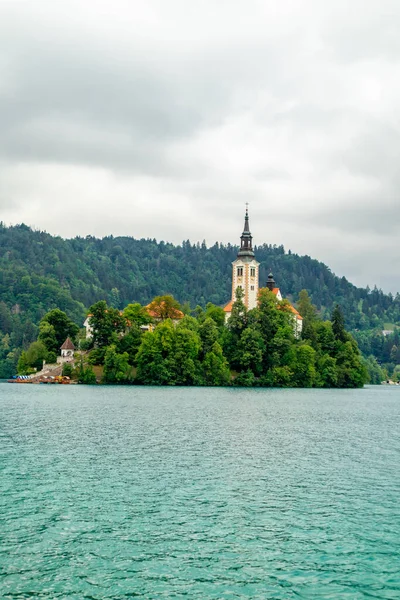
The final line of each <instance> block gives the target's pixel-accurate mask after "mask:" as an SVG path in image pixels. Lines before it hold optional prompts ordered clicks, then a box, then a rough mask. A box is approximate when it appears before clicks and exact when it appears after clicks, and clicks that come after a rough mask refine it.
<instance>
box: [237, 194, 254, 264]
mask: <svg viewBox="0 0 400 600" xmlns="http://www.w3.org/2000/svg"><path fill="white" fill-rule="evenodd" d="M238 256H254V252H253V237H252V235H251V233H250V224H249V203H248V202H246V214H245V217H244V228H243V233H242V235H241V236H240V250H239V252H238Z"/></svg>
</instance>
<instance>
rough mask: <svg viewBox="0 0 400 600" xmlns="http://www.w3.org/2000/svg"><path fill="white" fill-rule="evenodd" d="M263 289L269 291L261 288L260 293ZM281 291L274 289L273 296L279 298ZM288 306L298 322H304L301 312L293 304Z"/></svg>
mask: <svg viewBox="0 0 400 600" xmlns="http://www.w3.org/2000/svg"><path fill="white" fill-rule="evenodd" d="M263 289H268V288H261V289H260V292H261V291H262V290H263ZM279 291H280V290H279V288H277V287H275V288H273V289H272V290H271V292H272V293H273V294H275V296H277V295H278V292H279ZM287 306H288V309H289V310H290V312H291V313H293V314H294V315H295V317H296V319H298V320H300V321H302V320H303V317H302V316H301V314H300V313H299V311H298V310H297V309H296V308H295V307H294V306H293V304H290V302H288V305H287ZM224 310H225V309H224Z"/></svg>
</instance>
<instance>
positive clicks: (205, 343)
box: [198, 317, 219, 357]
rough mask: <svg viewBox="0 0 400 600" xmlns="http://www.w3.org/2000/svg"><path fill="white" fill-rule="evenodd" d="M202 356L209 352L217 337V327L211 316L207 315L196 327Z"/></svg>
mask: <svg viewBox="0 0 400 600" xmlns="http://www.w3.org/2000/svg"><path fill="white" fill-rule="evenodd" d="M198 332H199V336H200V340H201V349H202V356H203V357H204V356H205V355H206V354H207V353H208V352H211V350H212V347H213V346H214V344H215V342H217V340H218V337H219V332H218V327H217V325H216V323H215V321H214V320H213V319H212V318H211V317H207V318H206V319H205V320H204V321H203V322H202V323H201V324H200V326H199V328H198Z"/></svg>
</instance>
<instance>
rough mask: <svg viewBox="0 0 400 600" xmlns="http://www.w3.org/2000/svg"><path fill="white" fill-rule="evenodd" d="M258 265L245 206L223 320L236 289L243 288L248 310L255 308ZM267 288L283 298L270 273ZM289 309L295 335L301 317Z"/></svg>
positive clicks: (280, 298) (233, 298)
mask: <svg viewBox="0 0 400 600" xmlns="http://www.w3.org/2000/svg"><path fill="white" fill-rule="evenodd" d="M259 265H260V263H259V262H257V260H256V257H255V254H254V250H253V237H252V235H251V233H250V223H249V211H248V208H246V214H245V217H244V228H243V233H242V235H241V236H240V249H239V252H238V254H237V258H236V260H234V261H233V263H232V297H231V300H230V301H229V302H228V304H226V305H225V306H224V312H225V320H226V321H227V320H228V319H229V317H230V316H231V312H232V305H233V303H234V302H235V300H236V290H237V288H239V287H240V288H241V289H242V290H243V303H244V305H245V306H246V308H247V309H248V310H251V309H252V308H256V306H257V302H258V294H259V291H260V288H259V274H258V271H259ZM265 287H266V288H268V289H269V290H270V291H271V292H272V293H273V294H275V296H276V298H277V300H279V301H280V300H283V297H282V294H281V291H280V289H279V287H277V285H276V283H275V280H274V276H273V275H272V273H270V274H269V275H268V279H267V282H266V286H265ZM289 307H290V311H291V312H292V314H293V327H294V331H295V334H296V336H297V337H299V336H300V334H301V331H302V329H303V318H302V316H301V315H300V314H299V312H298V311H297V310H296V309H295V307H294V306H293V305H292V304H290V305H289Z"/></svg>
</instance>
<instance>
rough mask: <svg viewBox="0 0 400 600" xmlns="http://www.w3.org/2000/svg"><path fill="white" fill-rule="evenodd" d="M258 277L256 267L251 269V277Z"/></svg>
mask: <svg viewBox="0 0 400 600" xmlns="http://www.w3.org/2000/svg"><path fill="white" fill-rule="evenodd" d="M255 276H256V269H255V267H251V269H250V277H255Z"/></svg>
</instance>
